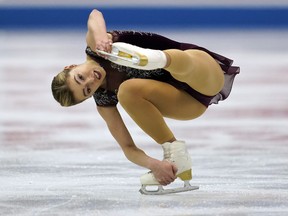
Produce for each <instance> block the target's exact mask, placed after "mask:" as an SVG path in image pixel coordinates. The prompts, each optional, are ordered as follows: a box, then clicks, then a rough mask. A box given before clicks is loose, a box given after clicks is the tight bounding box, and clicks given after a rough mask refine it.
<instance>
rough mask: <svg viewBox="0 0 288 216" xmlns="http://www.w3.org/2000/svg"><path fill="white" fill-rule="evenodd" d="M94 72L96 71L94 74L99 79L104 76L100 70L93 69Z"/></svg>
mask: <svg viewBox="0 0 288 216" xmlns="http://www.w3.org/2000/svg"><path fill="white" fill-rule="evenodd" d="M93 73H94V76H95V77H96V79H98V80H100V79H101V77H102V75H101V73H99V72H98V71H95V70H94V71H93Z"/></svg>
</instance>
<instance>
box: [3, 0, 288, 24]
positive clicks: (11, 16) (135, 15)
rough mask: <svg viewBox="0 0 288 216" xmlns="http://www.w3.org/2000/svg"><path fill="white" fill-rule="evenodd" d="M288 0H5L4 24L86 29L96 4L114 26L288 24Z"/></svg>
mask: <svg viewBox="0 0 288 216" xmlns="http://www.w3.org/2000/svg"><path fill="white" fill-rule="evenodd" d="M287 6H288V2H287V1H286V0H274V1H270V0H242V1H241V0H233V1H229V0H218V1H214V0H207V1H204V2H203V1H200V0H194V1H193V0H179V1H177V2H175V1H172V0H167V1H165V0H159V1H152V0H146V1H142V0H139V1H137V2H136V1H129V0H123V1H121V2H120V1H116V0H98V1H92V0H82V1H81V2H79V1H76V0H72V1H65V0H59V1H43V0H42V1H36V0H34V1H33V0H18V1H17V0H9V1H8V0H1V1H0V12H1V13H0V27H1V28H2V29H3V28H5V29H11V28H14V29H19V28H22V29H23V28H24V29H27V28H60V29H62V28H85V26H86V25H85V23H86V20H87V15H88V14H89V12H90V11H91V9H92V8H97V9H99V10H101V11H103V13H105V17H106V19H107V20H108V24H109V26H111V27H114V26H117V27H119V26H123V27H130V28H131V27H133V28H135V27H136V28H143V27H148V28H151V27H155V28H171V27H173V28H191V27H193V28H250V29H251V28H274V29H275V28H286V27H287V23H288V21H287Z"/></svg>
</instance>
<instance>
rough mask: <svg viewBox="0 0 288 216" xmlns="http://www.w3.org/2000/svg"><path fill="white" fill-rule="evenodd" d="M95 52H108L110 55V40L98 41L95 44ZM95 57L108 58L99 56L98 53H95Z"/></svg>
mask: <svg viewBox="0 0 288 216" xmlns="http://www.w3.org/2000/svg"><path fill="white" fill-rule="evenodd" d="M97 50H101V51H105V52H108V53H111V50H112V40H111V39H108V40H101V41H98V42H97V43H96V53H97ZM97 55H99V56H101V57H103V58H105V59H107V58H108V57H107V56H106V55H103V54H100V53H97Z"/></svg>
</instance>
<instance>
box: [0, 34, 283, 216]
mask: <svg viewBox="0 0 288 216" xmlns="http://www.w3.org/2000/svg"><path fill="white" fill-rule="evenodd" d="M150 31H151V30H150ZM152 31H153V30H152ZM157 32H158V33H161V34H164V35H166V36H167V37H170V38H172V39H176V40H179V41H185V42H191V43H195V44H198V45H201V46H204V47H206V48H208V49H210V50H212V51H215V52H218V53H221V54H223V55H225V56H227V57H230V58H232V59H234V60H235V64H236V65H240V66H241V74H240V75H238V76H237V77H236V79H235V84H234V88H233V91H232V93H231V95H230V97H229V98H228V99H227V100H226V101H224V102H221V103H220V104H218V105H213V106H211V107H210V108H209V110H208V111H207V112H206V113H205V114H204V115H203V116H202V117H200V118H199V119H196V120H193V121H185V122H179V121H174V120H167V121H168V123H169V125H170V126H171V128H172V129H173V131H174V132H175V135H176V136H177V137H178V138H179V139H182V140H185V141H186V142H187V143H188V146H189V150H190V153H191V155H192V160H193V180H192V181H191V184H192V185H197V186H199V187H200V189H199V190H197V191H192V192H187V193H181V194H173V195H165V196H145V195H141V194H140V193H139V192H138V190H139V188H140V182H139V176H140V175H142V174H143V173H145V172H146V171H147V170H145V169H144V168H141V167H138V166H136V165H134V164H132V163H130V162H129V161H128V160H127V159H126V158H125V156H124V155H123V153H122V152H121V150H120V148H119V147H118V145H117V144H116V142H115V141H114V140H113V139H112V138H111V136H110V135H109V133H108V131H107V130H106V128H105V124H104V122H103V120H101V119H100V117H99V115H98V114H97V111H96V109H95V104H94V101H93V99H90V100H89V101H86V102H85V103H83V104H81V105H79V106H76V107H72V108H62V107H60V106H58V104H56V102H54V99H53V98H52V95H51V90H50V83H51V80H52V77H53V76H54V75H55V74H56V73H57V72H59V71H60V70H61V69H62V68H63V67H64V66H66V65H69V64H71V63H81V62H83V61H84V59H85V55H84V49H85V32H84V31H83V32H82V31H80V32H77V31H65V32H64V31H56V32H49V31H46V32H39V31H31V32H28V31H27V32H24V31H15V32H12V31H9V32H5V31H2V32H0V41H1V42H0V74H1V76H0V90H1V91H0V215H3V216H9V215H21V216H26V215H61V216H63V215H73V216H74V215H81V216H83V215H105V216H107V215H111V216H115V215H117V216H122V215H125V216H132V215H133V216H135V215H137V216H138V215H139V216H142V215H143V216H146V215H149V216H150V215H165V216H166V215H167V216H170V215H171V216H172V215H173V216H175V215H179V216H180V215H185V216H188V215H271V216H272V215H273V216H274V215H287V214H288V202H287V197H288V157H287V155H288V132H287V131H288V130H287V128H288V96H287V95H288V87H287V83H288V31H284V30H283V31H244V32H240V31H173V30H165V31H159V30H158V31H157ZM120 109H121V108H120ZM121 113H122V114H123V116H124V119H125V121H126V122H127V125H128V128H129V130H130V131H131V133H132V136H133V137H134V140H135V142H136V144H137V145H138V146H139V147H140V148H142V149H143V150H144V151H145V152H146V153H147V154H149V155H151V156H154V157H156V158H159V159H160V158H161V156H162V152H161V148H159V146H158V145H157V144H155V143H154V142H153V140H152V139H150V138H148V137H147V136H146V135H145V134H144V133H143V132H142V131H141V130H140V129H139V128H138V127H137V126H136V125H135V124H134V123H133V122H132V121H131V119H130V118H129V117H128V116H127V115H126V114H125V113H124V112H123V110H122V109H121ZM175 184H177V186H178V184H181V183H180V182H178V183H175Z"/></svg>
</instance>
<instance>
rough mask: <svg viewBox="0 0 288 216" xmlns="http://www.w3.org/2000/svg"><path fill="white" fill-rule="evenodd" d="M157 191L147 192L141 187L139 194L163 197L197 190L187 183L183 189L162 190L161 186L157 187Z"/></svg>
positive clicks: (144, 187)
mask: <svg viewBox="0 0 288 216" xmlns="http://www.w3.org/2000/svg"><path fill="white" fill-rule="evenodd" d="M157 186H158V189H157V190H151V191H150V190H147V189H146V186H145V185H142V187H141V189H140V190H139V192H140V193H141V194H145V195H165V194H172V193H181V192H187V191H191V190H198V189H199V187H198V186H191V185H190V184H189V183H186V182H185V184H184V187H182V188H173V189H164V188H163V186H162V185H157Z"/></svg>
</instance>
